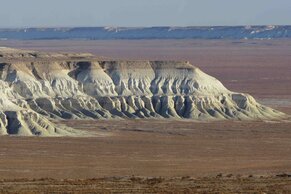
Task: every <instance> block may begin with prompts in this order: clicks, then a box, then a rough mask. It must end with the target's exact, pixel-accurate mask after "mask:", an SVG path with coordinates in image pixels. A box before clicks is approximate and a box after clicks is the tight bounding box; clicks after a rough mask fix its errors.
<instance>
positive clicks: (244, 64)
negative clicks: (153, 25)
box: [0, 40, 291, 193]
mask: <svg viewBox="0 0 291 194" xmlns="http://www.w3.org/2000/svg"><path fill="white" fill-rule="evenodd" d="M0 45H1V46H7V47H13V48H21V49H29V50H37V51H54V52H55V51H60V52H90V53H93V54H95V55H98V56H101V57H104V58H110V59H111V58H113V59H126V60H189V61H190V62H191V63H192V64H194V65H196V66H197V67H199V68H201V69H202V70H203V71H204V72H206V73H208V74H210V75H212V76H214V77H216V78H218V79H219V80H220V81H221V82H222V83H223V84H224V85H225V86H226V87H227V88H228V89H230V90H232V91H237V92H243V93H249V94H251V95H252V96H253V97H255V98H256V100H257V101H258V102H260V103H262V104H264V105H267V106H270V107H272V108H275V109H277V110H279V111H282V112H284V113H287V114H291V65H290V61H291V41H290V40H238V41H236V40H221V41H220V40H131V41H128V40H112V41H101V40H100V41H99V40H96V41H82V40H74V41H73V40H60V41H58V40H50V41H43V40H39V41H38V40H34V41H0ZM59 122H61V123H62V124H65V125H67V126H71V127H74V128H77V129H81V130H89V131H97V132H99V133H100V136H98V137H87V138H85V137H80V138H77V137H16V136H1V137H0V155H1V157H0V179H2V181H0V187H1V189H2V190H0V191H2V192H5V191H8V190H5V189H9V188H10V189H14V192H19V191H21V190H22V191H23V192H24V191H25V189H24V188H27V187H29V189H30V190H31V191H35V192H38V191H42V190H37V189H39V188H42V189H48V188H47V187H49V185H62V186H59V187H58V186H55V187H49V188H50V189H51V190H50V191H51V192H56V191H61V189H62V187H66V189H67V191H71V192H74V191H79V192H81V191H84V192H86V191H87V192H90V191H91V192H92V191H94V188H95V187H93V186H94V185H95V186H96V185H99V187H98V186H96V188H99V190H97V189H96V188H95V191H98V192H109V191H110V188H111V189H113V188H115V189H116V188H119V187H120V188H119V189H120V190H119V191H120V192H122V191H124V192H126V191H127V192H147V191H148V192H155V191H157V190H150V189H154V188H156V189H159V188H160V189H161V190H160V191H162V192H174V191H175V188H176V189H178V190H176V191H177V192H182V191H183V192H191V191H193V192H195V191H196V192H199V191H200V192H222V193H223V192H224V193H227V192H229V193H232V192H239V191H241V190H242V189H244V190H245V191H246V192H250V193H252V192H272V193H276V192H278V193H280V192H285V193H288V192H290V190H291V186H290V184H291V183H290V181H291V178H290V173H291V141H290V140H291V120H290V119H289V120H288V119H286V120H284V121H223V122H222V121H218V122H197V121H191V120H166V119H145V120H143V119H137V120H83V121H80V120H69V121H68V120H67V121H59ZM153 177H156V178H153ZM183 177H184V178H183ZM68 179H72V180H70V181H68ZM205 180H208V183H207V184H206V183H205V182H203V181H205ZM62 181H63V182H62ZM82 181H84V184H80V182H82ZM86 181H87V182H86ZM16 183H17V184H16ZM27 183H29V184H27ZM239 183H241V184H239ZM205 184H206V186H205ZM24 185H25V186H24ZM27 185H30V186H27ZM46 185H48V186H46ZM82 185H83V186H82ZM92 185H93V186H92ZM267 185H269V186H267ZM198 186H200V187H198ZM100 187H102V189H103V190H102V189H101V190H100ZM201 188H202V189H201ZM76 189H77V190H76ZM78 189H80V190H78ZM82 189H83V190H82ZM86 189H87V190H86ZM122 189H128V190H122ZM130 189H133V190H130ZM147 189H148V190H147ZM199 189H200V190H199ZM207 189H208V190H207ZM116 191H118V190H116ZM242 193H245V192H242Z"/></svg>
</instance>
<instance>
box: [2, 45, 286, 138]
mask: <svg viewBox="0 0 291 194" xmlns="http://www.w3.org/2000/svg"><path fill="white" fill-rule="evenodd" d="M0 93H1V98H0V134H18V135H66V134H71V133H74V130H72V129H66V128H63V127H59V126H56V125H55V124H53V123H52V122H51V121H50V120H51V119H89V118H90V119H101V118H106V119H110V118H175V119H192V120H218V119H239V120H249V119H279V118H281V117H284V114H283V113H280V112H278V111H276V110H273V109H271V108H268V107H266V106H263V105H260V104H258V103H257V102H256V101H255V99H254V98H252V97H251V96H250V95H248V94H241V93H236V92H231V91H229V90H227V89H226V88H225V87H224V86H223V85H222V83H221V82H220V81H218V80H217V79H215V78H214V77H211V76H209V75H207V74H205V73H203V72H202V71H201V70H200V69H199V68H197V67H194V66H193V65H191V64H190V63H189V62H175V61H112V60H101V59H98V58H96V57H94V56H92V55H89V54H47V53H39V52H33V51H20V50H14V49H7V48H0Z"/></svg>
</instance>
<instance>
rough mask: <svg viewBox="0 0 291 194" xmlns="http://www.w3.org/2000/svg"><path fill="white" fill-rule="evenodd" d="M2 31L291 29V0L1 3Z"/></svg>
mask: <svg viewBox="0 0 291 194" xmlns="http://www.w3.org/2000/svg"><path fill="white" fill-rule="evenodd" d="M0 5H1V7H0V28H9V27H10V28H11V27H12V28H15V27H76V26H80V27H81V26H88V27H90V26H124V27H142V26H145V27H149V26H220V25H227V26H230V25H291V0H0Z"/></svg>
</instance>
